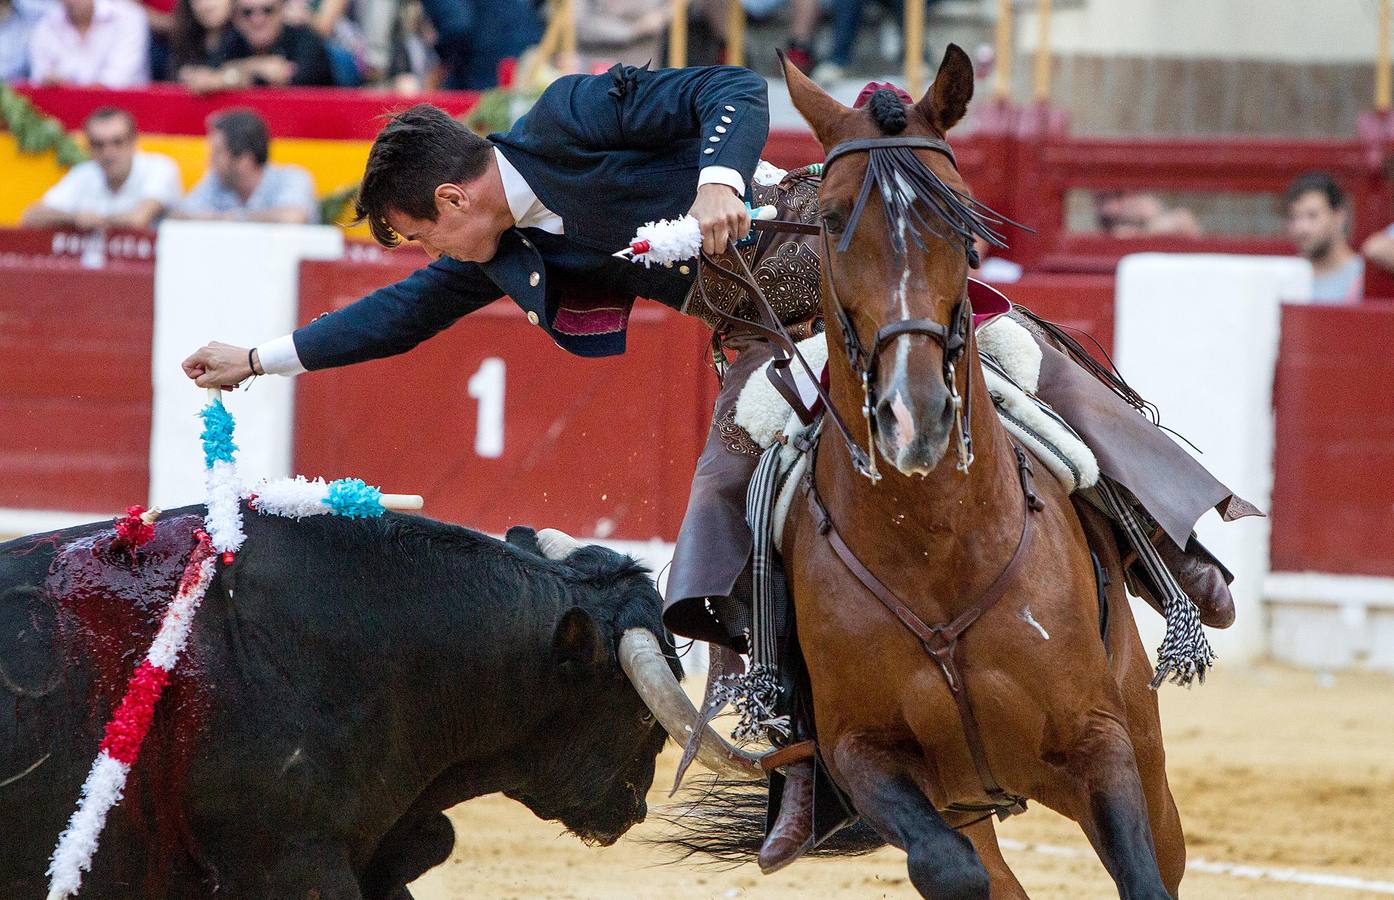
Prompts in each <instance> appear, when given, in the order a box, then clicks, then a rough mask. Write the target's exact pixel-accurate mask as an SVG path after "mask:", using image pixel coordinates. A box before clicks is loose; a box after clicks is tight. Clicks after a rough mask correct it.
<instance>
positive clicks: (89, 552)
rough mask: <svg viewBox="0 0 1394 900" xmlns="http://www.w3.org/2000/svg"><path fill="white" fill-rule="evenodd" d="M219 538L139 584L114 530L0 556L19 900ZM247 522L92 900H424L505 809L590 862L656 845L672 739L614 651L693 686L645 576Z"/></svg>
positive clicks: (443, 544) (212, 592)
mask: <svg viewBox="0 0 1394 900" xmlns="http://www.w3.org/2000/svg"><path fill="white" fill-rule="evenodd" d="M201 512H202V510H201V508H192V507H191V508H185V509H181V510H175V511H172V512H169V513H166V514H165V515H164V516H163V517H162V518H161V520H160V523H159V526H158V529H157V535H156V537H155V539H154V540H153V541H151V542H150V543H148V544H146V545H145V546H144V547H142V548H141V549H140V550H139V551H137V553H136V555H135V556H134V557H132V556H131V554H130V552H129V551H127V550H125V549H124V548H118V547H114V546H113V540H114V537H115V534H114V531H113V529H112V528H111V526H110V525H104V524H96V525H88V526H82V527H77V528H71V529H67V530H64V531H59V532H53V533H50V534H46V535H39V536H35V537H30V538H23V539H20V540H17V541H11V542H9V543H6V544H0V684H3V687H4V690H0V729H2V730H0V829H3V833H4V838H3V844H4V852H3V853H0V896H3V897H20V896H24V897H41V896H43V895H44V892H45V890H46V885H47V879H46V876H45V874H44V870H45V867H46V865H47V861H48V855H49V853H50V852H51V850H52V847H53V844H54V842H55V839H56V838H57V836H58V834H59V832H60V831H62V829H63V828H64V826H65V824H66V822H67V818H68V816H69V815H70V813H71V811H72V810H73V808H74V804H75V802H76V800H77V798H78V793H79V789H80V786H81V784H82V781H83V779H84V777H85V776H86V774H87V770H88V768H89V766H90V765H91V763H92V760H93V758H94V756H95V754H96V750H97V744H98V742H99V741H100V738H101V732H102V729H103V727H104V725H105V723H106V721H107V719H108V716H109V715H110V712H111V710H112V708H113V705H114V703H115V702H116V701H117V700H118V699H119V698H120V696H121V694H122V693H123V691H124V688H125V682H126V679H127V678H128V677H129V676H130V673H131V671H132V669H133V668H134V666H135V665H136V663H137V662H139V660H140V659H141V658H142V656H143V654H144V653H145V650H146V648H147V647H148V646H149V642H150V639H151V638H152V637H153V635H154V630H155V627H156V624H157V622H158V620H159V617H160V614H161V613H162V612H163V609H164V606H165V605H166V604H167V602H168V600H169V598H170V597H172V596H173V594H174V591H175V589H176V587H177V583H178V580H179V577H180V574H181V572H182V570H183V566H184V562H185V560H186V559H187V556H188V551H189V549H190V548H191V546H192V543H193V540H192V537H191V535H192V533H193V530H194V529H195V528H196V527H198V526H199V524H200V519H199V516H200V515H201ZM246 520H247V521H246V531H247V535H248V538H247V542H246V544H245V546H244V549H243V550H242V552H241V553H240V554H239V555H238V557H237V559H236V560H235V562H234V563H233V564H232V565H231V566H222V565H220V566H219V573H218V575H217V577H216V578H215V580H214V581H213V584H212V586H211V587H210V588H209V590H208V593H207V596H206V598H205V600H204V602H203V606H202V608H201V609H200V610H199V612H198V616H197V618H196V620H195V624H194V627H193V633H192V636H191V638H190V643H189V645H188V647H187V649H186V651H185V654H184V657H183V659H182V660H181V661H180V665H179V668H178V672H177V674H176V675H175V677H174V679H173V681H172V682H171V684H170V686H169V688H168V689H167V690H166V693H165V696H164V698H163V699H162V701H161V703H160V705H159V707H158V709H157V712H156V716H155V721H154V724H153V726H152V730H151V732H150V734H149V736H148V737H147V739H146V742H145V746H144V749H143V752H142V756H141V758H140V760H139V762H138V763H137V764H136V766H135V768H134V769H133V771H132V773H131V776H130V779H129V782H128V787H127V792H126V798H125V800H124V801H123V802H122V804H121V805H120V806H119V807H117V808H116V809H115V810H114V811H113V812H112V814H111V816H110V818H109V819H108V822H107V826H106V830H105V832H104V834H103V836H102V839H101V844H100V847H99V849H98V851H97V853H96V856H95V860H94V866H93V871H92V872H90V873H89V874H88V875H87V876H86V877H85V878H84V883H83V890H82V893H81V896H82V897H84V898H100V897H122V898H128V897H171V898H173V897H178V898H185V897H202V896H210V895H213V894H214V892H215V891H216V895H217V896H218V897H267V898H271V897H275V898H305V897H318V898H320V900H334V898H359V897H363V898H384V900H386V898H390V900H407V898H409V897H410V894H409V893H408V892H407V889H406V887H405V885H406V884H407V883H408V882H410V881H411V880H413V879H415V878H416V877H418V876H419V875H421V874H422V873H423V872H425V871H426V870H427V869H429V868H430V867H431V866H434V865H436V864H438V863H440V862H442V861H444V860H445V859H446V858H447V856H448V855H449V853H450V850H451V846H452V844H453V841H454V834H453V831H452V829H451V826H450V823H449V821H448V820H447V819H446V817H445V816H444V815H443V813H442V810H444V809H446V808H448V807H450V806H452V805H454V804H456V803H460V802H462V801H464V800H468V799H470V798H472V797H478V796H481V795H484V794H491V793H497V792H502V793H504V794H506V795H507V796H509V797H511V798H513V799H515V800H517V801H519V802H521V803H523V804H524V805H526V806H527V807H528V808H529V809H530V810H532V811H533V812H534V813H536V814H537V815H538V816H540V817H542V818H544V819H555V820H558V821H560V822H561V823H562V824H563V825H565V826H566V828H568V829H569V830H570V831H572V832H573V833H575V834H576V835H577V836H578V837H580V838H581V839H582V840H584V841H587V842H591V843H599V844H609V843H611V842H613V841H615V840H616V839H617V838H618V837H619V836H620V835H621V834H623V833H624V832H625V831H626V830H627V829H628V828H629V827H630V826H631V825H633V824H635V823H636V822H639V821H641V820H643V818H644V816H645V813H646V808H645V804H644V795H645V793H646V791H647V790H648V788H649V786H650V784H651V783H652V781H653V775H654V758H655V756H656V755H657V754H658V752H659V750H660V749H661V747H662V745H663V741H664V731H663V729H662V727H660V725H659V724H658V723H657V722H655V720H654V717H653V716H652V715H650V713H649V710H648V709H647V708H646V706H645V704H644V702H643V700H641V698H640V696H639V694H638V693H636V691H635V690H634V688H633V686H632V685H631V684H629V682H628V681H626V679H625V676H624V673H623V672H622V671H621V668H620V666H619V664H618V663H617V658H616V647H617V645H618V642H619V641H620V636H621V635H623V634H624V633H625V632H626V630H627V629H631V628H643V629H648V630H649V631H651V632H653V633H654V634H655V635H657V636H658V639H659V641H660V642H661V645H662V647H663V648H664V650H665V651H666V653H667V654H668V656H669V660H670V663H669V664H670V666H671V669H672V670H673V672H674V673H675V674H680V671H681V670H680V668H679V666H678V664H677V662H676V660H675V659H674V658H673V657H672V644H671V642H670V640H669V638H668V637H667V636H666V633H665V632H664V631H663V629H662V626H661V624H660V622H659V608H660V602H659V597H658V595H657V593H656V591H655V589H654V587H653V584H652V582H651V581H650V580H649V578H648V576H647V574H646V573H645V571H644V570H643V569H642V568H640V567H639V566H638V565H637V564H635V563H634V562H633V561H632V560H629V559H628V558H627V557H622V556H619V555H618V554H615V553H612V552H610V551H608V550H604V549H602V548H599V547H590V548H585V549H584V550H581V551H578V552H575V553H573V554H572V555H571V556H570V557H569V558H567V559H566V560H565V561H560V562H559V561H553V560H550V559H546V558H544V557H542V556H541V555H539V554H538V552H537V544H536V540H535V539H534V537H533V535H532V533H531V531H529V530H527V529H515V532H513V533H511V534H510V542H503V541H498V540H494V539H492V538H489V537H487V536H484V535H481V534H478V533H475V532H471V531H468V530H466V529H463V528H458V527H454V526H449V525H445V524H441V523H437V522H432V521H430V520H426V519H419V518H414V517H407V516H398V515H392V514H389V515H387V516H385V517H383V518H382V519H378V520H366V521H348V520H344V519H339V518H335V517H330V516H320V517H315V518H308V519H304V520H301V521H299V522H296V521H292V520H289V519H284V518H278V517H275V516H260V515H256V514H254V513H248V514H247V516H246ZM659 668H662V667H661V666H660V667H659ZM664 677H666V675H665V676H664Z"/></svg>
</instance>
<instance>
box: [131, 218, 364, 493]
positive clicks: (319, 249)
mask: <svg viewBox="0 0 1394 900" xmlns="http://www.w3.org/2000/svg"><path fill="white" fill-rule="evenodd" d="M343 253H344V235H343V232H342V231H340V230H339V229H338V228H333V227H330V226H318V225H316V226H307V225H268V224H260V223H244V222H165V223H164V224H162V225H161V226H160V233H159V240H158V242H157V244H156V254H155V260H156V262H155V334H154V347H153V352H152V357H151V378H152V380H153V382H154V409H153V411H152V415H151V433H150V504H151V505H152V506H161V507H164V508H165V509H169V508H171V507H175V506H182V505H184V504H188V503H196V502H199V501H200V500H201V499H202V498H203V494H204V489H203V454H202V453H201V452H200V450H199V442H198V435H199V431H200V428H201V423H200V420H199V418H198V415H197V414H198V411H199V410H200V409H201V408H202V407H203V406H204V404H205V403H206V400H207V395H206V393H205V392H204V391H203V390H202V389H199V388H196V387H194V384H193V382H192V381H190V380H189V379H188V378H186V377H185V375H184V373H183V371H182V370H181V369H180V366H179V364H180V362H182V361H183V360H184V358H185V357H187V356H188V355H189V354H190V353H192V352H193V351H195V350H197V349H198V348H199V347H201V346H203V345H204V344H206V343H208V342H209V341H213V340H218V341H222V342H224V343H228V344H236V345H238V346H243V347H251V346H255V345H256V344H258V343H260V342H263V341H266V340H269V339H271V338H274V337H279V336H281V335H283V334H288V333H289V332H291V331H292V330H293V329H294V328H295V326H296V325H297V324H298V323H297V321H296V319H297V318H298V311H299V306H300V299H299V286H300V261H301V260H302V259H338V258H339V257H341V256H343ZM293 399H294V381H293V380H292V379H289V378H279V377H271V378H258V379H257V380H256V382H255V383H254V384H253V385H252V387H251V389H250V393H249V394H248V395H247V400H246V401H245V402H244V401H243V398H242V395H241V394H240V392H236V391H234V392H232V393H230V394H226V395H224V402H225V403H226V404H227V406H228V409H229V410H230V411H231V412H232V413H233V415H234V416H236V417H237V438H236V440H237V445H238V454H237V462H238V468H239V470H240V471H241V473H242V475H243V476H244V477H246V478H247V479H248V480H249V481H251V480H255V479H257V478H262V477H268V478H274V477H282V476H286V475H289V474H291V471H290V468H291V449H292V446H291V445H292V433H291V425H292V414H293V408H292V402H293Z"/></svg>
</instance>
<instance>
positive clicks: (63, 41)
mask: <svg viewBox="0 0 1394 900" xmlns="http://www.w3.org/2000/svg"><path fill="white" fill-rule="evenodd" d="M149 54H150V28H149V25H148V24H147V22H146V17H145V13H144V11H142V10H141V8H140V7H139V6H136V5H135V4H134V3H132V2H131V0H63V2H62V4H61V5H59V6H56V7H54V8H53V9H51V10H49V11H48V12H47V13H46V14H45V15H44V16H43V18H41V19H40V20H39V22H38V24H37V25H35V26H34V33H33V35H32V36H31V38H30V42H29V78H30V79H31V80H33V81H36V82H38V83H40V84H72V85H100V86H102V87H109V88H129V87H139V86H141V85H144V84H145V83H146V82H148V81H149V80H150V55H149Z"/></svg>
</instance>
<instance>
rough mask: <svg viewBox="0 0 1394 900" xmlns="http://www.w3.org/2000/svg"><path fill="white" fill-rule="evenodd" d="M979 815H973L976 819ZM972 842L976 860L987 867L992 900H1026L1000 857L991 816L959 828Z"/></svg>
mask: <svg viewBox="0 0 1394 900" xmlns="http://www.w3.org/2000/svg"><path fill="white" fill-rule="evenodd" d="M979 816H980V814H974V817H975V818H978V817H979ZM959 830H960V831H962V832H963V834H965V835H966V836H967V837H968V840H970V841H972V842H973V849H975V850H977V851H978V858H979V859H981V860H982V861H983V865H984V866H986V867H987V876H988V880H989V881H991V882H992V900H1027V894H1026V888H1024V887H1022V886H1021V882H1020V881H1017V880H1016V874H1015V873H1014V872H1012V870H1011V867H1010V866H1008V865H1007V860H1006V859H1005V858H1004V857H1003V856H1002V848H1001V847H1000V846H998V844H997V827H996V826H995V825H994V824H993V821H992V816H988V817H987V818H985V819H981V820H980V821H978V822H975V823H974V824H972V825H964V826H961V827H960V828H959Z"/></svg>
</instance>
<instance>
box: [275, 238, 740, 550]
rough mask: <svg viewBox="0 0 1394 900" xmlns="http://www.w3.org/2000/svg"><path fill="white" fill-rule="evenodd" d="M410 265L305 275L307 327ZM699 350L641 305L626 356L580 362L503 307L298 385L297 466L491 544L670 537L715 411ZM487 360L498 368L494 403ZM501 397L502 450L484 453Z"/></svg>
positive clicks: (670, 315) (667, 314)
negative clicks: (540, 530) (479, 532)
mask: <svg viewBox="0 0 1394 900" xmlns="http://www.w3.org/2000/svg"><path fill="white" fill-rule="evenodd" d="M409 268H410V267H409V266H403V265H402V264H401V263H400V262H397V261H394V262H392V263H390V264H389V263H378V264H373V263H347V262H306V263H303V264H302V265H301V270H300V296H301V308H300V312H301V318H302V320H309V319H311V318H313V317H314V316H316V315H318V314H319V313H321V312H324V311H326V310H331V309H337V308H340V307H342V306H345V305H347V304H348V303H350V302H352V301H353V300H355V299H357V298H358V297H359V296H360V295H362V294H363V293H365V292H367V291H369V290H371V289H373V288H376V287H378V286H380V285H382V284H385V283H387V282H388V281H390V280H392V279H395V278H397V277H400V276H401V275H403V274H405V273H406V272H407V271H409ZM706 341H707V332H706V329H705V327H704V326H702V325H701V323H699V322H697V321H696V320H693V319H690V318H688V317H685V316H681V315H679V314H678V313H676V312H673V311H671V310H668V309H665V308H663V307H661V306H658V305H657V304H653V303H649V302H647V301H641V302H640V303H639V304H638V306H636V308H635V312H634V315H633V317H632V318H631V320H630V326H629V350H628V352H627V353H626V354H624V355H623V356H620V357H615V358H610V359H601V360H594V359H581V358H579V357H575V356H571V355H570V354H567V353H565V352H563V351H562V350H561V349H559V348H557V347H556V346H555V345H554V344H553V343H552V342H551V341H550V340H549V339H548V338H547V337H546V335H545V334H543V333H542V332H541V331H539V329H538V328H537V327H536V326H534V325H530V324H529V323H528V321H527V319H525V318H524V317H523V315H522V312H521V311H520V310H519V309H518V308H517V307H516V306H514V305H513V303H512V302H510V301H508V300H506V299H505V300H501V301H499V302H497V303H494V304H492V305H491V306H489V307H487V308H485V309H483V310H480V311H479V312H477V313H474V314H472V315H470V316H469V318H468V319H467V320H466V321H464V322H460V323H457V324H456V325H455V326H454V327H452V328H450V329H447V330H446V331H445V332H444V333H442V334H440V335H438V336H437V337H435V338H433V339H432V340H430V341H428V342H427V343H426V344H424V345H422V346H420V347H418V348H416V349H415V350H413V351H412V352H411V353H410V354H408V355H405V356H399V357H396V358H393V359H388V360H379V361H375V362H371V363H367V364H364V365H359V366H353V367H349V368H346V369H343V370H341V371H339V372H336V373H334V374H333V375H326V376H321V377H317V376H316V375H315V374H314V373H311V374H310V375H308V376H301V377H300V379H299V386H298V388H297V394H296V441H295V463H294V465H295V470H296V471H297V472H300V473H303V474H305V475H307V476H310V475H324V476H326V477H340V476H346V475H353V476H357V477H361V478H364V479H365V480H367V481H369V482H370V483H373V484H380V485H382V486H383V489H384V490H389V491H403V492H412V493H419V494H422V495H423V496H425V498H426V510H425V512H426V514H428V515H430V516H433V517H435V518H441V519H447V520H450V521H454V522H460V523H462V524H466V525H469V526H470V527H473V528H479V529H483V530H487V531H491V532H496V533H497V532H502V531H504V530H505V529H507V528H508V526H510V525H514V524H520V523H521V524H527V525H533V526H536V527H543V526H551V527H557V528H562V529H564V530H568V531H571V532H572V533H574V534H577V535H595V536H600V537H616V538H629V539H636V540H643V539H648V538H652V537H661V538H664V539H666V540H673V539H674V538H675V537H676V534H677V528H678V525H679V523H680V522H681V520H682V513H683V509H684V508H685V505H686V500H687V493H688V487H689V485H690V484H691V479H692V469H693V465H694V463H695V462H696V459H697V454H698V452H699V451H700V449H701V445H702V442H703V441H704V440H705V438H706V432H707V426H708V422H709V418H710V410H711V405H712V403H713V401H714V399H715V391H716V381H715V377H714V376H713V375H712V373H711V372H710V371H709V370H708V369H706V368H705V360H706V358H707V356H708V354H707V350H706ZM488 359H494V360H500V361H501V362H502V364H503V376H504V377H503V387H502V391H501V393H500V392H499V391H498V386H497V383H496V382H493V381H492V373H491V370H489V369H485V368H484V364H485V361H486V360H488ZM491 365H492V366H494V367H495V368H494V369H493V371H497V369H496V366H497V364H496V363H495V364H491ZM472 380H473V381H474V389H473V390H471V382H472ZM472 394H474V395H475V396H472ZM500 397H501V399H502V404H503V415H502V423H503V433H502V436H503V447H502V454H501V455H499V456H496V457H490V456H488V455H481V453H480V452H478V450H479V448H478V447H477V445H476V441H477V440H479V439H480V438H481V436H483V437H485V438H487V437H488V435H489V431H490V429H489V422H488V419H489V414H488V410H487V408H486V407H487V406H488V405H489V404H490V403H492V402H494V401H495V400H497V399H499V398H500ZM481 419H483V420H485V421H484V422H483V424H481Z"/></svg>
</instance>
